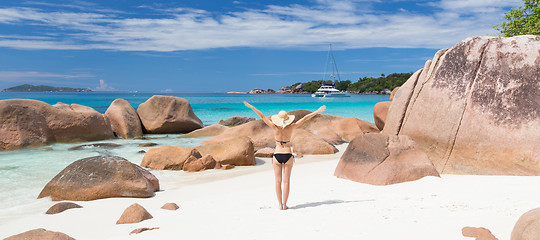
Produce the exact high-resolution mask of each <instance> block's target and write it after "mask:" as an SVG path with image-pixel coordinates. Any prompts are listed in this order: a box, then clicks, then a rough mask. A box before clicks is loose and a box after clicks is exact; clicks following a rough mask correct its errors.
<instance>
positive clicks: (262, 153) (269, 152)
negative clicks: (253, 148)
mask: <svg viewBox="0 0 540 240" xmlns="http://www.w3.org/2000/svg"><path fill="white" fill-rule="evenodd" d="M273 155H274V149H273V148H271V147H265V148H261V149H259V150H257V152H255V157H263V158H271V157H272V156H273Z"/></svg>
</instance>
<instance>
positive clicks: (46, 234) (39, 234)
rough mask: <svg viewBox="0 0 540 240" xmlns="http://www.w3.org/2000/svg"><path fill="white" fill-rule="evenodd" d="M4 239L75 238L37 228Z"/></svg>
mask: <svg viewBox="0 0 540 240" xmlns="http://www.w3.org/2000/svg"><path fill="white" fill-rule="evenodd" d="M4 240H75V238H72V237H70V236H68V235H66V234H65V233H61V232H53V231H48V230H45V229H43V228H38V229H34V230H30V231H26V232H23V233H20V234H17V235H13V236H11V237H7V238H5V239H4Z"/></svg>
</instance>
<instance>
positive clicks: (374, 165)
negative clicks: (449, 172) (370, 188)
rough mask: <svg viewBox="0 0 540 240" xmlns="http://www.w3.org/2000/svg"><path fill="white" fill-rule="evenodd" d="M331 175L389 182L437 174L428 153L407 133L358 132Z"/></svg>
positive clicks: (375, 181) (363, 181)
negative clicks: (359, 133) (398, 134)
mask: <svg viewBox="0 0 540 240" xmlns="http://www.w3.org/2000/svg"><path fill="white" fill-rule="evenodd" d="M334 175H335V176H337V177H340V178H345V179H349V180H352V181H356V182H361V183H368V184H373V185H388V184H395V183H401V182H408V181H414V180H418V179H420V178H423V177H425V176H437V177H438V176H439V173H438V172H437V171H436V170H435V167H434V166H433V164H432V163H431V161H430V160H429V158H428V156H427V155H426V153H424V151H422V150H421V149H420V148H419V146H417V145H416V143H415V142H414V141H413V140H411V139H410V138H409V137H407V136H403V135H400V136H395V135H387V134H381V133H367V134H361V135H358V136H357V137H356V138H355V139H354V140H352V141H351V142H350V143H349V146H348V147H347V150H346V151H345V153H343V156H342V157H341V159H340V160H339V163H338V166H337V167H336V170H335V172H334Z"/></svg>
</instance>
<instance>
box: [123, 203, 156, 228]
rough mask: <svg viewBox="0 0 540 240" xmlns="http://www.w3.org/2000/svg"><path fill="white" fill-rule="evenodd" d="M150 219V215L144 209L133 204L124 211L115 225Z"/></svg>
mask: <svg viewBox="0 0 540 240" xmlns="http://www.w3.org/2000/svg"><path fill="white" fill-rule="evenodd" d="M151 218H153V217H152V215H150V213H149V212H148V211H146V209H145V208H144V207H142V206H141V205H139V204H136V203H134V204H132V205H131V206H129V207H128V208H126V210H124V212H123V213H122V216H120V218H119V219H118V221H116V224H129V223H138V222H142V221H144V220H147V219H151Z"/></svg>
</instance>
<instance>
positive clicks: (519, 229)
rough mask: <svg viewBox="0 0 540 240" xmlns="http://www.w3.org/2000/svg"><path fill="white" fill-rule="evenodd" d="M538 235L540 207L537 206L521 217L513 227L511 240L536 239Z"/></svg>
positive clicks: (539, 230) (539, 231) (539, 234)
mask: <svg viewBox="0 0 540 240" xmlns="http://www.w3.org/2000/svg"><path fill="white" fill-rule="evenodd" d="M538 236H540V208H535V209H533V210H530V211H528V212H526V213H524V214H523V215H521V217H519V219H518V220H517V222H516V225H514V229H512V234H511V235H510V240H533V239H535V240H536V239H538Z"/></svg>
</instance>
